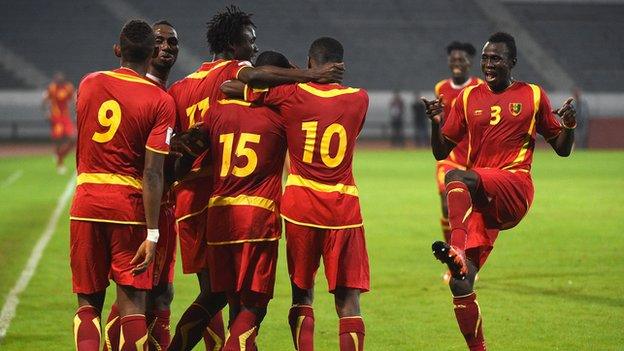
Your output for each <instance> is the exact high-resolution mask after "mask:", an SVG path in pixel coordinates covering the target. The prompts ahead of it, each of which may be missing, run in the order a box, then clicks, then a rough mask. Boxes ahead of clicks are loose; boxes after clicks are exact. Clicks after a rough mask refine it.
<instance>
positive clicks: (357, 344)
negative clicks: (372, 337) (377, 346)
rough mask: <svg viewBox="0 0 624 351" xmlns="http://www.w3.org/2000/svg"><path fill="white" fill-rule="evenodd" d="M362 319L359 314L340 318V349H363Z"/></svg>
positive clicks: (351, 350) (344, 350) (361, 350)
mask: <svg viewBox="0 0 624 351" xmlns="http://www.w3.org/2000/svg"><path fill="white" fill-rule="evenodd" d="M364 334H365V330H364V320H363V319H362V317H360V316H354V317H343V318H340V325H339V332H338V335H339V338H340V351H363V350H364Z"/></svg>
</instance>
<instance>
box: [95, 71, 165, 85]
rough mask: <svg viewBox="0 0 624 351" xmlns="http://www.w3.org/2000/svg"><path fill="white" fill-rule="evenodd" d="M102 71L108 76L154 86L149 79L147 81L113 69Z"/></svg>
mask: <svg viewBox="0 0 624 351" xmlns="http://www.w3.org/2000/svg"><path fill="white" fill-rule="evenodd" d="M102 73H104V74H106V75H107V76H109V77H113V78H117V79H121V80H125V81H127V82H134V83H142V84H147V85H153V86H156V85H155V84H154V83H152V82H150V81H148V80H146V79H144V78H141V77H136V76H131V75H129V74H123V73H117V72H113V71H103V72H102Z"/></svg>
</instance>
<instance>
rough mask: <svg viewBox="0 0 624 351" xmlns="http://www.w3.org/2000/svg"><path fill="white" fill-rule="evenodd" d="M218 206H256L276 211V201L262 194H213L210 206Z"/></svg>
mask: <svg viewBox="0 0 624 351" xmlns="http://www.w3.org/2000/svg"><path fill="white" fill-rule="evenodd" d="M216 206H254V207H260V208H264V209H265V210H269V211H275V209H276V206H275V202H273V200H271V199H267V198H264V197H260V196H249V195H238V196H236V197H230V196H213V197H211V198H210V201H209V202H208V207H216Z"/></svg>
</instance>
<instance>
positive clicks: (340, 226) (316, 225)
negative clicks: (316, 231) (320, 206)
mask: <svg viewBox="0 0 624 351" xmlns="http://www.w3.org/2000/svg"><path fill="white" fill-rule="evenodd" d="M280 216H282V218H284V219H285V220H287V221H288V222H290V223H294V224H298V225H302V226H305V227H313V228H321V229H349V228H359V227H362V226H364V222H362V223H359V224H347V225H336V226H331V225H320V224H314V223H305V222H299V221H295V220H294V219H291V218H288V217H286V216H284V215H283V214H280Z"/></svg>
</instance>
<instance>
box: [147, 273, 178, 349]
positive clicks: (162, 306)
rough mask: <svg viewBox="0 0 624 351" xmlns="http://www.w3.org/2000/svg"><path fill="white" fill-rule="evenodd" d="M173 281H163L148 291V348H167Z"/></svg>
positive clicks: (169, 336) (169, 339)
mask: <svg viewBox="0 0 624 351" xmlns="http://www.w3.org/2000/svg"><path fill="white" fill-rule="evenodd" d="M173 295H174V289H173V283H170V282H167V281H164V282H162V283H161V284H159V285H156V286H155V287H154V288H153V289H152V290H150V291H149V293H148V295H147V296H148V297H147V300H148V308H147V329H148V331H149V333H148V334H149V347H148V349H149V350H155V351H156V350H167V349H168V348H169V344H170V343H171V333H170V331H169V329H170V327H169V326H170V324H171V321H170V318H171V302H172V301H173Z"/></svg>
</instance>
